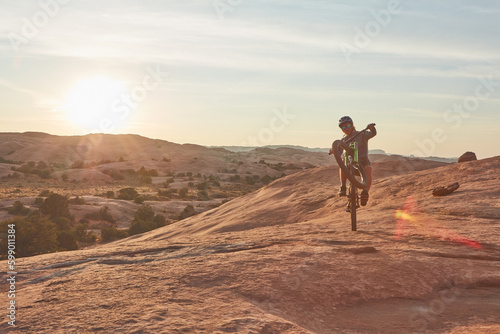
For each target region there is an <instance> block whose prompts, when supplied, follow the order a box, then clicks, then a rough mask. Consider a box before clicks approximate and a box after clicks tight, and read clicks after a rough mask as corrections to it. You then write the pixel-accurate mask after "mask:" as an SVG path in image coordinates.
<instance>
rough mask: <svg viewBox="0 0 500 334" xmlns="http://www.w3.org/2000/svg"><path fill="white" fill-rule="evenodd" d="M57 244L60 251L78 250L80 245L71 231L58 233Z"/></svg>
mask: <svg viewBox="0 0 500 334" xmlns="http://www.w3.org/2000/svg"><path fill="white" fill-rule="evenodd" d="M57 242H58V243H59V250H63V251H64V250H76V249H78V244H77V243H76V237H75V234H74V233H72V232H71V231H60V232H58V233H57Z"/></svg>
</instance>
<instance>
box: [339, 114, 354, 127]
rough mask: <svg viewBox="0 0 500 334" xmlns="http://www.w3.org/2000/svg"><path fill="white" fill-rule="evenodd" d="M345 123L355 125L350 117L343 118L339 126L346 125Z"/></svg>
mask: <svg viewBox="0 0 500 334" xmlns="http://www.w3.org/2000/svg"><path fill="white" fill-rule="evenodd" d="M345 123H351V124H352V123H353V121H352V118H351V117H349V116H343V117H341V118H340V119H339V126H341V125H342V124H345Z"/></svg>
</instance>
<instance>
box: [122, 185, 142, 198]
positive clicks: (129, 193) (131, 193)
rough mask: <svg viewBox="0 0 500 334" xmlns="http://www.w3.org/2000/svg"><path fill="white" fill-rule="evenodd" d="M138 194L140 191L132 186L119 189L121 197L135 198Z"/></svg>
mask: <svg viewBox="0 0 500 334" xmlns="http://www.w3.org/2000/svg"><path fill="white" fill-rule="evenodd" d="M137 195H139V193H138V192H137V191H136V190H135V189H134V188H131V187H128V188H123V189H120V190H118V198H119V199H126V200H133V199H134V197H135V196H137Z"/></svg>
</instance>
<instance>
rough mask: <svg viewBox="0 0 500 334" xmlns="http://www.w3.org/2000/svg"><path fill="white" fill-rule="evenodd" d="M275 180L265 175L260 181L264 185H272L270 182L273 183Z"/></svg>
mask: <svg viewBox="0 0 500 334" xmlns="http://www.w3.org/2000/svg"><path fill="white" fill-rule="evenodd" d="M273 180H274V179H273V178H272V177H270V176H269V175H267V174H266V175H264V176H263V177H262V178H261V179H260V181H261V182H262V183H264V184H268V183H270V182H271V181H273Z"/></svg>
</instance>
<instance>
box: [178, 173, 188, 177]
mask: <svg viewBox="0 0 500 334" xmlns="http://www.w3.org/2000/svg"><path fill="white" fill-rule="evenodd" d="M185 176H186V173H177V177H185Z"/></svg>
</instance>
